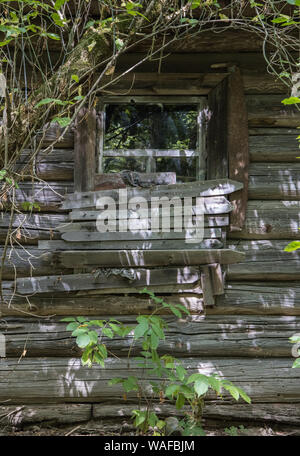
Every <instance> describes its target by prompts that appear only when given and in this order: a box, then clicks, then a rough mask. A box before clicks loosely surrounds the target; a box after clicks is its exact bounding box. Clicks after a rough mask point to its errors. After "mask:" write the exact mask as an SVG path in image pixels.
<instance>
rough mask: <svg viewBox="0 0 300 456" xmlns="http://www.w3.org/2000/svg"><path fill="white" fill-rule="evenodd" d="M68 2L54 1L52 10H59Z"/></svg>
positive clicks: (66, 0) (65, 0)
mask: <svg viewBox="0 0 300 456" xmlns="http://www.w3.org/2000/svg"><path fill="white" fill-rule="evenodd" d="M68 1H69V0H56V2H55V4H54V8H55V9H56V10H59V9H60V8H61V7H62V6H63V5H64V4H65V3H67V2H68Z"/></svg>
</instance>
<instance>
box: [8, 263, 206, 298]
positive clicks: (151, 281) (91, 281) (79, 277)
mask: <svg viewBox="0 0 300 456" xmlns="http://www.w3.org/2000/svg"><path fill="white" fill-rule="evenodd" d="M135 274H136V275H135V278H134V279H132V280H130V279H128V278H125V277H122V276H120V275H119V274H117V275H114V274H111V275H108V276H106V275H105V274H101V270H99V271H97V270H96V271H95V272H94V273H88V274H71V275H70V274H69V275H62V276H55V275H51V276H43V277H32V278H20V279H17V281H16V286H17V292H18V293H20V294H30V293H49V292H55V291H72V290H73V291H74V290H75V291H76V290H97V289H106V288H115V289H116V290H117V289H118V287H119V288H124V287H126V286H130V287H134V288H137V287H141V288H142V287H145V286H147V287H151V286H153V285H169V284H170V285H172V284H193V283H195V282H197V281H198V280H199V278H200V273H199V271H198V269H197V268H188V267H186V268H181V269H180V268H164V269H153V270H147V269H137V270H136V271H135Z"/></svg>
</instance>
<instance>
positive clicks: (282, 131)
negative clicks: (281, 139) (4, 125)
mask: <svg viewBox="0 0 300 456" xmlns="http://www.w3.org/2000/svg"><path fill="white" fill-rule="evenodd" d="M249 135H250V136H269V135H271V136H281V135H293V136H294V137H296V136H298V135H299V130H297V127H296V128H293V127H279V128H276V127H269V128H267V127H251V128H249ZM293 141H294V140H293Z"/></svg>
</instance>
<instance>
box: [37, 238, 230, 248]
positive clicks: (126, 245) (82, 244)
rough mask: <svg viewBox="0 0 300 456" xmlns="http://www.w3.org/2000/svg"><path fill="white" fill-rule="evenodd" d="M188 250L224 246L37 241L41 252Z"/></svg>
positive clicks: (209, 243)
mask: <svg viewBox="0 0 300 456" xmlns="http://www.w3.org/2000/svg"><path fill="white" fill-rule="evenodd" d="M187 246H188V248H189V249H195V250H198V249H221V248H222V247H223V246H224V243H223V241H221V240H220V239H203V241H201V242H198V243H193V244H187V243H186V242H185V240H180V239H174V240H169V239H163V240H154V241H147V240H146V239H145V240H144V241H119V240H118V238H116V239H115V240H113V241H98V242H69V241H63V240H61V241H39V249H41V250H51V251H53V250H98V251H99V250H101V251H104V250H118V251H119V250H137V249H139V250H149V249H153V250H166V249H169V250H170V249H173V250H184V249H186V247H187Z"/></svg>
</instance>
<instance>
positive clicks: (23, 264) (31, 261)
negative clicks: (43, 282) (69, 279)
mask: <svg viewBox="0 0 300 456" xmlns="http://www.w3.org/2000/svg"><path fill="white" fill-rule="evenodd" d="M49 242H50V241H49ZM2 252H3V248H0V257H1V256H2ZM51 258H52V255H51V254H49V253H45V252H41V250H39V249H37V248H36V247H25V246H24V248H20V247H15V248H9V249H8V250H7V254H6V259H5V262H4V267H3V270H2V278H3V279H4V280H14V279H15V278H16V277H30V276H37V275H45V274H51V273H53V274H63V273H66V272H70V270H66V269H65V268H63V267H62V266H59V267H58V266H57V265H55V264H52V263H51Z"/></svg>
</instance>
